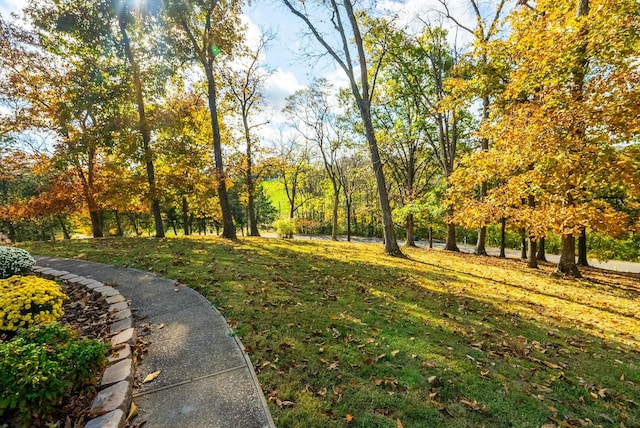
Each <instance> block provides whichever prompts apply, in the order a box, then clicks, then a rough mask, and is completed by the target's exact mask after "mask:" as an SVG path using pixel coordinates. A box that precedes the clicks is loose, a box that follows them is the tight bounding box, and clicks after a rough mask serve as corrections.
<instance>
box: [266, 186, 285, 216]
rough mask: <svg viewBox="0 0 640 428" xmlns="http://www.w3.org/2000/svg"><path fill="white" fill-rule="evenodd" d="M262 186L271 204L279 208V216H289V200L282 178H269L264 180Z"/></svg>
mask: <svg viewBox="0 0 640 428" xmlns="http://www.w3.org/2000/svg"><path fill="white" fill-rule="evenodd" d="M261 186H262V188H263V189H264V193H265V195H267V197H268V198H269V200H270V201H271V205H273V206H274V207H275V209H276V210H278V216H279V217H283V218H284V217H286V218H289V200H288V199H287V193H286V192H285V190H284V184H282V182H281V181H280V180H267V181H263V182H262V183H261Z"/></svg>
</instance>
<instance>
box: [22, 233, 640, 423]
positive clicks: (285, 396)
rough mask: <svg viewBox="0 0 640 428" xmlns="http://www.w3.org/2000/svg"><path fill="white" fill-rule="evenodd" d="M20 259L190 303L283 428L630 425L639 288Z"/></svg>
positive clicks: (137, 258) (155, 250) (158, 261)
mask: <svg viewBox="0 0 640 428" xmlns="http://www.w3.org/2000/svg"><path fill="white" fill-rule="evenodd" d="M22 246H23V247H24V248H26V249H27V250H29V251H31V252H32V253H33V254H39V255H51V256H57V257H75V258H82V259H87V260H93V261H99V262H104V263H110V264H114V265H119V266H129V267H135V268H140V269H145V270H151V271H153V272H156V273H158V274H160V275H164V276H167V277H170V278H174V279H177V280H179V281H180V282H182V283H184V284H187V285H189V286H191V287H193V288H194V289H196V290H198V291H199V292H201V293H202V294H203V295H204V296H206V297H207V298H209V299H210V300H211V301H212V302H213V303H214V304H215V305H216V306H217V307H218V308H219V309H220V310H221V312H222V313H223V314H224V315H225V317H226V318H227V320H228V322H229V324H230V325H231V326H232V328H233V329H234V330H235V332H236V333H237V334H238V335H239V336H240V337H241V339H242V342H243V343H244V344H245V345H246V348H247V352H248V353H249V355H250V356H251V360H252V362H253V363H254V365H255V368H256V372H257V373H258V378H259V379H260V382H261V384H262V387H263V390H264V393H265V396H266V397H267V400H268V401H269V403H270V407H271V412H272V414H273V417H274V419H275V421H276V424H277V426H279V427H311V428H315V427H318V428H320V427H347V426H350V427H366V428H373V427H390V428H397V427H405V428H410V427H424V428H427V427H536V428H540V427H543V426H544V427H546V428H550V427H569V428H570V427H600V426H601V427H640V309H639V307H640V305H639V304H638V301H639V299H638V298H639V297H640V279H639V278H638V277H637V276H636V277H633V276H623V275H619V274H615V273H604V272H602V271H598V270H594V269H593V270H592V269H584V270H583V274H584V275H585V278H584V279H581V280H573V279H564V278H557V277H555V276H554V275H552V272H553V270H554V269H555V267H554V266H551V265H549V266H542V268H541V269H539V270H529V269H527V268H526V265H525V262H522V261H520V260H500V259H495V258H488V257H478V256H473V255H464V254H451V253H445V252H443V251H437V250H425V249H405V250H404V251H405V253H406V254H407V255H408V259H397V258H391V257H387V256H384V255H382V246H381V245H371V244H357V243H345V242H340V243H335V242H327V241H308V240H277V239H265V238H243V239H240V240H238V241H237V242H230V241H226V240H222V239H219V238H213V237H193V238H166V239H160V240H156V239H143V238H128V239H126V238H117V239H115V238H109V239H92V240H77V241H67V242H62V241H58V242H53V243H33V244H28V245H22Z"/></svg>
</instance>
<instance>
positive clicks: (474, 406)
mask: <svg viewBox="0 0 640 428" xmlns="http://www.w3.org/2000/svg"><path fill="white" fill-rule="evenodd" d="M459 401H460V403H462V404H464V405H465V406H467V407H468V408H470V409H471V410H473V411H476V412H479V411H480V410H481V409H482V408H481V407H480V403H478V402H477V401H475V400H473V401H469V400H466V399H464V398H461V399H460V400H459Z"/></svg>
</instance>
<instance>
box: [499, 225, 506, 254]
mask: <svg viewBox="0 0 640 428" xmlns="http://www.w3.org/2000/svg"><path fill="white" fill-rule="evenodd" d="M506 246H507V219H506V218H502V219H500V258H501V259H504V258H506V257H507V254H506V251H505V247H506Z"/></svg>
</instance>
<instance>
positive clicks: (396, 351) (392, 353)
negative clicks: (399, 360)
mask: <svg viewBox="0 0 640 428" xmlns="http://www.w3.org/2000/svg"><path fill="white" fill-rule="evenodd" d="M398 352H400V350H399V349H396V350H395V351H391V356H392V357H395V356H396V355H398Z"/></svg>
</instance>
